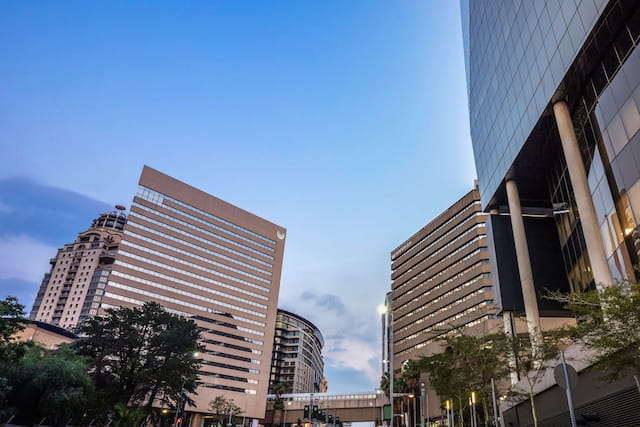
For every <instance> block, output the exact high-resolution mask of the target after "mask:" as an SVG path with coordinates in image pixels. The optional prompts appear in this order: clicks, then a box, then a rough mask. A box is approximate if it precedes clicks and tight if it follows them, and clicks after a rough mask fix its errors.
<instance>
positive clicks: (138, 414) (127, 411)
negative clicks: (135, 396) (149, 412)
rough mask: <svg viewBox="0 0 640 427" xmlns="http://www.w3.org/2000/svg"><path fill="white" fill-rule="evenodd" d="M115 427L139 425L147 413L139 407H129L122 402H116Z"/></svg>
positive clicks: (135, 426)
mask: <svg viewBox="0 0 640 427" xmlns="http://www.w3.org/2000/svg"><path fill="white" fill-rule="evenodd" d="M114 409H115V410H116V414H115V415H116V416H115V423H114V424H113V425H114V426H115V427H137V426H139V425H140V423H141V422H142V421H143V420H144V418H145V415H144V412H142V411H141V410H140V409H138V408H129V407H128V406H127V405H125V404H124V403H122V402H119V403H116V405H115V407H114Z"/></svg>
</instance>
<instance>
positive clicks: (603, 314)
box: [551, 281, 640, 379]
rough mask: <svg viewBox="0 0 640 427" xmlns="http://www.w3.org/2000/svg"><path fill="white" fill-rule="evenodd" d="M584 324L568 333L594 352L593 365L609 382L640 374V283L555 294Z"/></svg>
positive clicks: (619, 283) (553, 296)
mask: <svg viewBox="0 0 640 427" xmlns="http://www.w3.org/2000/svg"><path fill="white" fill-rule="evenodd" d="M551 298H553V299H555V300H557V301H560V302H563V303H565V304H566V305H567V308H568V309H569V310H571V311H573V312H574V313H576V315H577V318H578V319H579V320H580V321H579V322H578V323H577V325H576V326H573V327H570V328H569V329H568V332H569V333H570V336H571V337H572V338H573V339H574V340H576V341H577V342H581V343H583V344H584V345H585V346H586V347H587V348H589V349H591V350H594V356H593V357H592V359H591V362H592V363H594V367H595V368H596V369H599V370H601V371H602V372H603V376H604V378H606V379H615V378H618V377H619V376H620V375H623V374H624V373H625V372H628V371H629V369H631V370H633V371H634V373H635V374H636V375H638V374H639V373H640V283H637V282H630V281H623V282H617V283H615V284H614V285H611V286H607V287H604V288H603V289H602V290H601V291H600V292H598V291H597V290H592V291H588V292H583V293H571V294H560V293H554V294H552V295H551Z"/></svg>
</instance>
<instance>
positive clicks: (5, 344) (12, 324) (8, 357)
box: [0, 297, 27, 419]
mask: <svg viewBox="0 0 640 427" xmlns="http://www.w3.org/2000/svg"><path fill="white" fill-rule="evenodd" d="M26 323H27V320H26V319H25V317H24V306H23V305H21V304H19V303H18V300H17V299H16V298H15V297H7V298H5V299H4V300H2V301H0V417H2V419H6V418H9V416H10V414H13V411H12V410H11V409H9V404H8V402H7V395H8V394H9V392H11V389H12V386H11V384H10V382H9V380H8V378H7V370H8V368H9V367H11V366H12V365H13V364H14V363H15V362H16V361H17V360H19V359H20V358H21V357H22V356H23V355H24V350H25V346H24V344H22V343H16V342H13V341H12V337H13V336H14V335H15V334H17V333H18V332H20V331H22V330H23V329H24V327H25V324H26Z"/></svg>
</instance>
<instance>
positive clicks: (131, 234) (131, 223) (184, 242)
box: [127, 216, 272, 271]
mask: <svg viewBox="0 0 640 427" xmlns="http://www.w3.org/2000/svg"><path fill="white" fill-rule="evenodd" d="M140 218H142V219H144V220H146V217H143V216H141V217H140ZM161 224H162V223H158V224H156V225H161ZM131 226H135V227H137V228H139V229H140V230H144V231H146V232H148V233H152V234H155V235H156V236H160V237H162V238H164V239H167V240H170V241H172V242H176V243H179V244H181V245H184V246H188V247H190V248H193V249H196V250H198V251H201V252H205V253H207V254H210V255H215V256H220V257H223V255H222V254H220V252H217V251H214V250H212V249H209V248H207V247H205V246H202V245H196V244H194V243H193V242H190V241H188V240H184V239H180V238H178V237H175V236H172V235H170V234H167V233H163V232H161V231H158V230H156V229H153V228H149V227H146V226H144V225H142V224H138V223H136V222H134V221H129V225H128V227H127V237H135V238H137V239H140V240H143V241H146V242H149V243H153V244H156V245H158V246H162V247H165V245H166V247H171V248H175V246H170V245H168V244H166V243H163V242H159V241H158V240H154V239H151V238H149V237H147V236H143V235H141V234H138V233H135V232H134V231H132V230H131ZM164 228H168V229H172V227H166V226H165V227H164ZM173 231H175V232H177V233H178V234H180V235H182V236H185V237H189V238H192V239H195V240H197V241H198V242H202V243H205V244H207V245H209V246H211V247H214V248H219V249H223V250H225V251H227V252H230V253H232V254H234V255H238V256H240V257H243V258H245V259H248V260H251V261H254V262H257V261H256V260H255V259H254V258H253V257H252V256H250V255H247V254H244V253H242V252H238V251H235V250H232V249H229V248H227V247H226V246H223V245H219V244H217V243H215V242H213V241H211V240H208V239H203V238H201V237H199V236H195V235H193V234H190V233H186V232H184V231H179V229H175V230H173ZM194 255H195V254H194ZM194 258H197V257H196V256H194ZM229 258H231V257H229ZM207 259H208V258H207ZM236 261H237V263H242V262H241V261H239V260H236ZM242 264H244V263H242ZM259 264H261V265H265V266H267V267H272V265H271V264H270V263H268V262H263V261H261V262H259ZM261 271H265V270H261Z"/></svg>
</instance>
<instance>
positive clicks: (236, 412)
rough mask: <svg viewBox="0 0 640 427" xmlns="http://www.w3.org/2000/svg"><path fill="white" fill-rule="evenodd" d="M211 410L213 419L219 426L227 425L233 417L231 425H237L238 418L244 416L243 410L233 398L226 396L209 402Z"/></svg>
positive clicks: (217, 397)
mask: <svg viewBox="0 0 640 427" xmlns="http://www.w3.org/2000/svg"><path fill="white" fill-rule="evenodd" d="M209 410H210V411H211V413H212V414H213V418H214V420H215V421H216V423H217V424H220V425H225V423H226V422H228V421H229V416H231V424H232V425H235V424H236V421H237V420H236V417H238V416H240V415H242V409H240V407H239V406H238V405H236V404H235V402H234V401H233V399H232V398H226V397H224V396H216V397H215V398H214V399H213V400H212V401H211V402H209Z"/></svg>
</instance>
